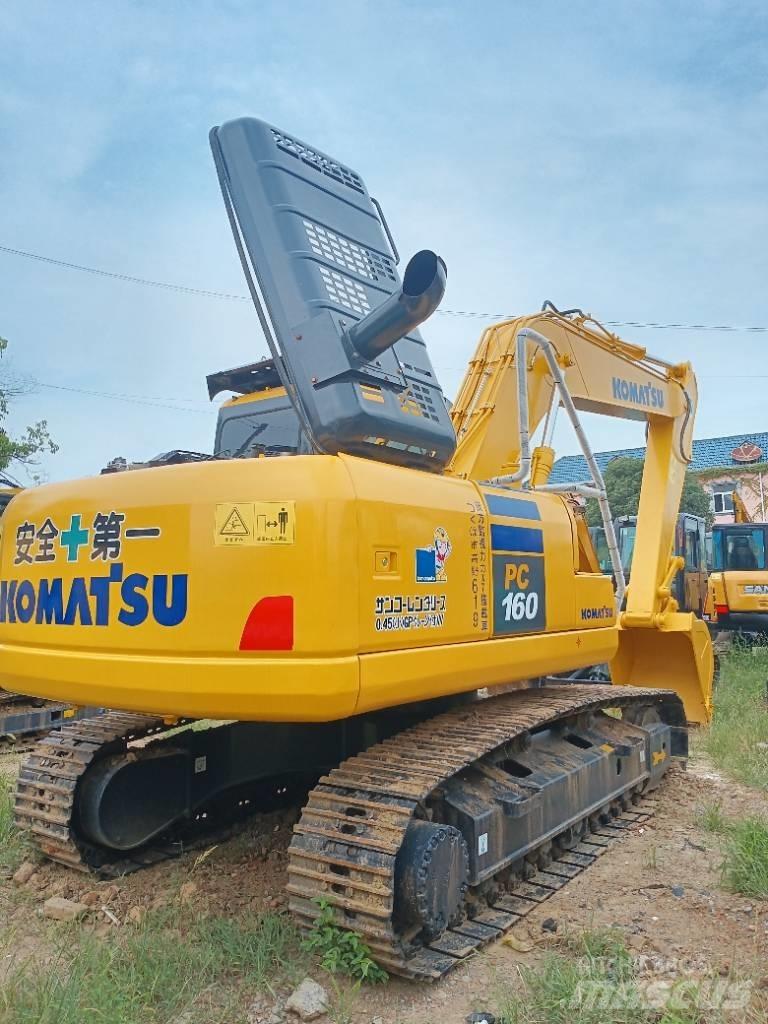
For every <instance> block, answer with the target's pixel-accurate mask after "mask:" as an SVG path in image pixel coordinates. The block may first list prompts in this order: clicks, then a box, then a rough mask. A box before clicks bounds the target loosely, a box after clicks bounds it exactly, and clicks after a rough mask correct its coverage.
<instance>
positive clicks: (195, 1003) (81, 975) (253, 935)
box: [0, 910, 306, 1024]
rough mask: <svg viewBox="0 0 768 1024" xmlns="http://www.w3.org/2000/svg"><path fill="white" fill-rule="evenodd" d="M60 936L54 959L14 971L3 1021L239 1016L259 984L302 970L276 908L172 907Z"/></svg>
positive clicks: (291, 978)
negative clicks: (207, 914) (259, 912)
mask: <svg viewBox="0 0 768 1024" xmlns="http://www.w3.org/2000/svg"><path fill="white" fill-rule="evenodd" d="M56 934H57V935H58V939H59V943H58V946H57V948H56V952H55V954H54V957H53V960H52V962H47V960H46V958H42V957H36V958H34V959H28V960H27V961H26V962H24V963H22V964H20V965H18V966H17V967H16V968H15V969H13V970H12V972H11V973H10V976H9V977H8V979H7V981H6V983H5V985H4V986H3V988H2V989H1V990H0V1021H2V1022H3V1024H5V1022H8V1024H11V1022H13V1024H82V1022H83V1021H85V1020H89V1021H93V1022H97V1024H98V1022H104V1024H169V1022H171V1021H177V1020H183V1021H184V1024H198V1022H203V1021H210V1020H227V1021H232V1022H236V1021H240V1020H244V1019H245V1017H244V1013H245V1007H246V1006H247V1005H248V1002H249V998H250V999H252V998H253V996H254V995H255V994H256V992H257V991H258V990H263V989H267V990H271V987H272V986H274V985H276V984H277V985H279V984H286V983H287V984H293V983H294V982H295V981H296V980H297V977H298V974H299V972H301V970H302V969H303V968H305V967H306V958H305V957H304V954H303V953H302V951H301V949H300V943H299V940H298V935H297V933H296V930H295V929H294V927H293V925H291V923H290V922H289V921H288V920H287V919H286V918H284V917H282V916H279V915H275V914H265V915H263V916H261V917H254V918H253V919H252V920H251V919H239V918H236V919H232V918H199V919H197V920H193V921H190V920H189V917H188V915H187V916H185V915H184V912H183V911H179V910H175V911H173V912H157V913H154V914H149V915H148V916H147V918H146V920H145V922H144V923H143V925H142V926H141V927H140V928H137V929H133V928H125V929H121V930H120V931H119V932H115V933H114V935H110V936H109V937H107V938H103V939H100V938H97V937H96V936H95V935H93V934H92V933H89V932H87V931H85V930H83V929H81V928H77V927H73V928H66V927H65V928H59V929H57V930H56ZM10 941H11V942H12V939H11V940H10Z"/></svg>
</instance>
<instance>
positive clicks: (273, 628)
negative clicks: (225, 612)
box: [240, 596, 293, 651]
mask: <svg viewBox="0 0 768 1024" xmlns="http://www.w3.org/2000/svg"><path fill="white" fill-rule="evenodd" d="M240 650H241V651H292V650H293V598H292V597H290V596H287V597H262V599H261V600H260V601H257V602H256V604H255V605H254V606H253V608H252V609H251V614H250V615H249V616H248V619H247V620H246V623H245V626H244V628H243V635H242V636H241V637H240Z"/></svg>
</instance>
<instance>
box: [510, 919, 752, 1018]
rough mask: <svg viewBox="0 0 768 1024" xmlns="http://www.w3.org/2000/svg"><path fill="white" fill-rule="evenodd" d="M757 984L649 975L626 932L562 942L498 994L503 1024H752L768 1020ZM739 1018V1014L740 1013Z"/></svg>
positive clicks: (607, 932) (599, 933)
mask: <svg viewBox="0 0 768 1024" xmlns="http://www.w3.org/2000/svg"><path fill="white" fill-rule="evenodd" d="M752 995H753V993H752V990H751V987H750V986H748V985H747V986H744V985H739V984H738V983H735V982H733V981H730V980H729V979H726V980H723V979H722V978H716V977H714V978H712V979H701V978H696V979H693V978H690V977H685V976H684V975H681V976H679V977H677V978H672V979H670V980H669V981H662V982H660V981H659V980H658V978H656V979H653V980H651V979H649V978H648V977H645V976H644V975H643V970H642V962H641V960H639V959H638V958H637V957H635V956H633V955H632V954H631V953H630V951H629V950H628V949H627V948H626V946H625V945H624V941H623V938H622V936H621V934H620V933H619V932H618V931H614V930H612V929H605V930H598V931H592V932H586V933H583V934H580V935H575V936H569V937H566V938H564V939H563V940H561V941H560V942H559V944H558V947H557V948H556V949H554V950H552V951H551V952H549V953H548V954H547V955H546V956H545V957H544V959H543V960H542V961H541V962H540V963H539V964H538V965H537V966H535V967H530V968H526V967H521V968H519V970H518V977H517V978H516V979H515V981H514V983H510V982H509V981H507V982H505V983H504V984H502V985H500V986H499V989H498V992H497V993H496V1005H497V1008H498V1013H497V1020H499V1021H500V1024H572V1022H574V1021H578V1022H579V1024H721V1022H722V1024H725V1022H726V1021H730V1020H739V1021H741V1022H744V1024H747V1022H749V1024H752V1022H754V1024H757V1022H758V1021H762V1020H763V1017H762V1012H763V1011H762V1009H760V1010H756V1011H753V1009H751V1008H750V1003H751V1001H752ZM734 1012H735V1013H736V1016H735V1017H734V1016H733V1013H734Z"/></svg>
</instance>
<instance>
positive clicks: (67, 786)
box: [14, 711, 168, 874]
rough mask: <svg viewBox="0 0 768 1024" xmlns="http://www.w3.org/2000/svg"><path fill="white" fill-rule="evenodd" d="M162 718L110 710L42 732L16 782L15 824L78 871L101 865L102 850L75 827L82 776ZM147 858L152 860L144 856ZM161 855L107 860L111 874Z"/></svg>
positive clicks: (160, 724)
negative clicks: (94, 716)
mask: <svg viewBox="0 0 768 1024" xmlns="http://www.w3.org/2000/svg"><path fill="white" fill-rule="evenodd" d="M167 729H168V725H167V724H166V723H165V722H164V721H163V719H162V718H155V717H150V716H148V715H134V714H130V713H126V712H122V711H108V712H106V713H105V714H103V715H100V716H99V717H98V718H96V719H90V720H85V721H78V722H71V723H68V724H67V725H65V726H64V727H63V728H61V729H59V730H57V731H56V732H53V733H51V734H50V735H48V736H45V737H44V738H43V739H41V740H40V741H39V742H38V743H37V744H36V745H35V747H34V748H33V750H32V752H31V753H30V754H29V756H28V757H27V758H26V759H25V761H24V762H23V764H22V766H21V769H20V771H19V776H18V779H17V782H16V793H15V801H14V813H15V819H16V825H17V826H18V827H19V828H20V829H23V830H25V831H27V832H28V834H29V836H30V838H31V839H32V841H33V842H34V843H35V845H36V846H37V848H38V849H39V851H40V852H41V853H42V854H43V855H44V856H45V857H48V858H49V859H50V860H55V861H58V863H59V864H65V865H66V866H67V867H70V868H76V869H77V870H79V871H86V872H87V871H91V870H93V869H97V870H98V869H101V868H103V867H104V866H105V854H104V851H102V850H100V849H99V848H98V847H96V846H93V845H91V844H89V843H87V842H85V841H84V840H83V839H82V838H81V837H80V836H78V834H77V832H76V829H75V821H76V816H77V806H76V795H77V787H78V783H79V781H80V779H81V778H82V777H83V775H84V774H85V772H86V771H87V769H88V767H89V766H90V765H91V764H92V763H93V762H94V761H95V760H96V759H97V758H100V757H104V756H106V755H108V754H113V753H118V752H120V751H123V750H125V749H126V748H127V747H128V745H129V744H130V743H132V742H135V741H136V740H141V739H144V738H145V737H148V736H152V735H153V734H156V733H160V732H163V731H165V730H167ZM147 857H149V858H150V859H147ZM159 859H163V858H162V857H160V856H157V855H155V856H152V854H151V853H147V854H145V855H144V857H143V859H142V862H138V863H137V862H133V861H130V862H126V859H125V858H121V862H119V863H113V864H111V865H110V868H111V870H110V871H109V873H110V874H111V873H123V874H124V873H126V872H127V871H131V870H136V868H137V867H141V866H144V864H149V863H154V862H155V861H157V860H159Z"/></svg>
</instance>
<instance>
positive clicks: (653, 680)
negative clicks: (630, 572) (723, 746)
mask: <svg viewBox="0 0 768 1024" xmlns="http://www.w3.org/2000/svg"><path fill="white" fill-rule="evenodd" d="M713 675H714V654H713V651H712V640H711V638H710V635H709V630H708V629H707V627H706V625H705V624H704V623H703V622H702V621H701V619H697V618H696V616H695V615H692V614H688V613H682V612H676V613H674V614H671V615H666V616H665V617H664V620H663V624H662V625H661V626H660V627H659V628H647V627H645V628H643V627H637V626H624V625H622V627H621V628H620V630H619V648H618V651H617V652H616V656H615V657H614V659H613V661H612V662H611V677H612V679H613V682H614V684H615V685H617V686H651V687H654V688H657V687H658V688H659V689H669V690H675V691H676V692H677V693H678V694H679V695H680V697H681V699H682V701H683V703H684V705H685V714H686V718H687V719H688V721H689V722H695V723H697V724H705V723H707V722H709V720H710V719H711V717H712V678H713Z"/></svg>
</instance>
